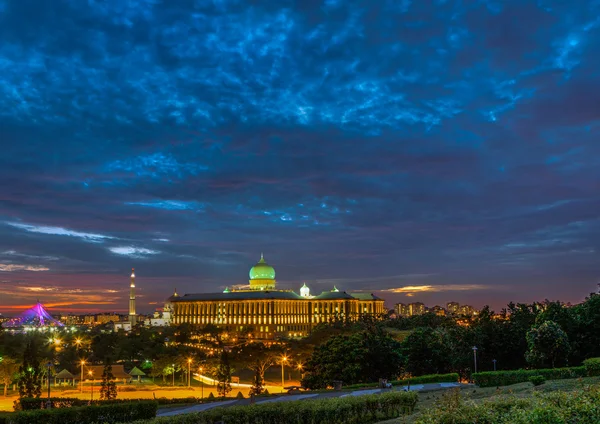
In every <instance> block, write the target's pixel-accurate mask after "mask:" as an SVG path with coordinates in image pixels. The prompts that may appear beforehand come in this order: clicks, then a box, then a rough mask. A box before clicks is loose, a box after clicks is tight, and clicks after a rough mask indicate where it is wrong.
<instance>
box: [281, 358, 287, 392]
mask: <svg viewBox="0 0 600 424" xmlns="http://www.w3.org/2000/svg"><path fill="white" fill-rule="evenodd" d="M287 360H288V358H287V356H285V355H283V356H282V357H281V393H283V386H284V385H285V377H284V374H283V364H285V363H286V362H287Z"/></svg>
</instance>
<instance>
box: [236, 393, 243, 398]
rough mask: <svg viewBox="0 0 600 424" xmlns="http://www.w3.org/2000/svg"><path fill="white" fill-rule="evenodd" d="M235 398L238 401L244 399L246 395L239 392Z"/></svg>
mask: <svg viewBox="0 0 600 424" xmlns="http://www.w3.org/2000/svg"><path fill="white" fill-rule="evenodd" d="M235 398H236V399H244V395H243V394H242V392H238V394H237V396H236V397H235Z"/></svg>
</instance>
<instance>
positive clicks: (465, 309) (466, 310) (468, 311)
mask: <svg viewBox="0 0 600 424" xmlns="http://www.w3.org/2000/svg"><path fill="white" fill-rule="evenodd" d="M475 313H476V311H475V308H473V307H472V306H470V305H462V306H461V307H460V314H461V315H466V316H471V315H474V314H475Z"/></svg>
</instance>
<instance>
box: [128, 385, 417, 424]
mask: <svg viewBox="0 0 600 424" xmlns="http://www.w3.org/2000/svg"><path fill="white" fill-rule="evenodd" d="M417 398H418V395H417V394H416V393H414V392H408V393H407V392H388V393H384V394H381V395H368V396H356V397H346V398H329V399H320V400H314V401H309V402H306V401H292V402H282V403H263V404H257V405H250V406H232V407H229V408H215V409H210V410H207V411H203V412H200V413H193V414H185V415H179V416H175V417H162V418H157V419H155V420H153V421H151V422H148V421H145V422H140V423H136V424H150V423H152V424H215V423H218V422H223V423H227V424H279V423H286V422H290V423H291V422H293V423H294V424H368V423H375V422H379V421H382V420H389V419H392V418H396V417H398V416H400V415H401V414H406V413H410V412H412V410H413V408H414V406H415V404H416V402H417Z"/></svg>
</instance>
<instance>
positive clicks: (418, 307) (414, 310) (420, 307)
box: [408, 302, 425, 316]
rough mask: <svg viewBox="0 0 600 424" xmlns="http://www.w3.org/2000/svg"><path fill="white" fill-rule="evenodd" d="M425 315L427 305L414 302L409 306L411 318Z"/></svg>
mask: <svg viewBox="0 0 600 424" xmlns="http://www.w3.org/2000/svg"><path fill="white" fill-rule="evenodd" d="M424 313H425V304H423V303H421V302H413V303H409V304H408V314H409V315H410V316H415V315H423V314H424Z"/></svg>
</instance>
